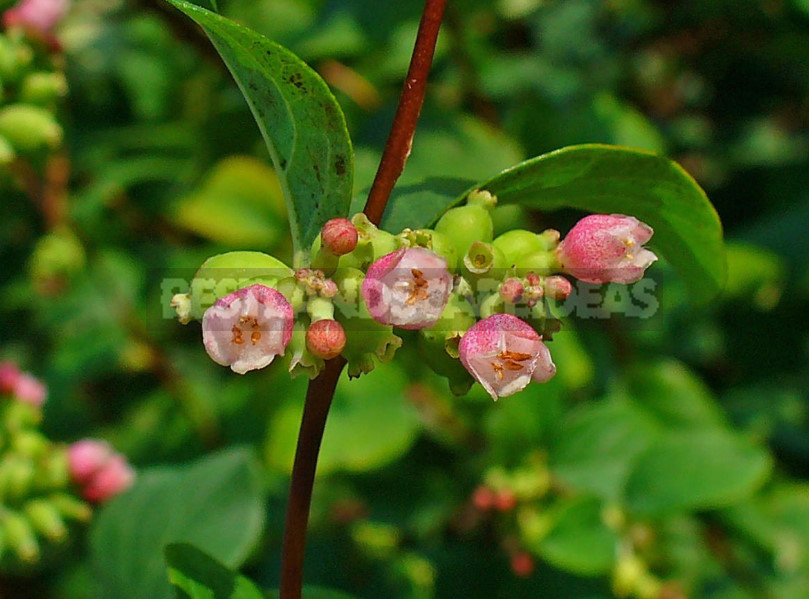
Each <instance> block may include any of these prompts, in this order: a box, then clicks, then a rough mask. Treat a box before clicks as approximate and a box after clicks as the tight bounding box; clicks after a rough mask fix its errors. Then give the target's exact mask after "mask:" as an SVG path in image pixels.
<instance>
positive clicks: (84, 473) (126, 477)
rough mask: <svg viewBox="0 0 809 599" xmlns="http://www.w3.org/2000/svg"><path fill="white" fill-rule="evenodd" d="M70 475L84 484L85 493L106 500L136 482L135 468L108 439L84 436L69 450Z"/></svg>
mask: <svg viewBox="0 0 809 599" xmlns="http://www.w3.org/2000/svg"><path fill="white" fill-rule="evenodd" d="M67 460H68V469H69V471H70V478H71V479H72V480H73V482H75V483H76V484H78V485H80V486H81V487H82V496H83V497H84V498H85V499H86V500H88V501H92V502H93V503H102V502H104V501H107V500H108V499H111V498H112V497H114V496H115V495H118V494H119V493H121V492H122V491H125V490H126V489H128V488H129V487H131V486H132V483H133V482H134V481H135V471H134V470H133V469H132V467H131V466H130V465H129V464H128V463H127V461H126V458H125V457H124V456H122V455H121V454H119V453H115V452H114V451H113V450H112V448H111V447H110V446H109V444H108V443H106V442H105V441H100V440H97V439H83V440H81V441H77V442H76V443H73V444H72V445H71V446H70V447H69V448H68V450H67Z"/></svg>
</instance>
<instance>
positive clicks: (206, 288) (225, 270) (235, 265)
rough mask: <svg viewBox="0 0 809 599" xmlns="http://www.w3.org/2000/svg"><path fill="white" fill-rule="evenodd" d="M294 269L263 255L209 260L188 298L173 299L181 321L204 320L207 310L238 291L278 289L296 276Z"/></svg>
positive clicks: (235, 254)
mask: <svg viewBox="0 0 809 599" xmlns="http://www.w3.org/2000/svg"><path fill="white" fill-rule="evenodd" d="M292 274H293V272H292V269H291V268H289V267H288V266H287V265H286V264H284V263H283V262H281V261H280V260H278V259H277V258H274V257H273V256H270V255H269V254H263V253H261V252H247V251H240V252H227V253H225V254H218V255H216V256H212V257H210V258H208V259H207V260H206V261H205V262H204V263H203V264H202V266H200V268H199V270H198V271H197V274H196V275H194V279H193V280H192V281H191V289H190V291H189V293H188V298H187V299H186V298H178V297H177V296H175V297H174V298H172V304H173V305H174V307H175V308H177V314H178V316H179V317H180V321H181V322H182V321H183V320H185V321H186V322H187V321H188V319H191V318H193V319H201V318H202V315H203V314H204V313H205V310H207V309H208V308H210V307H211V306H212V305H213V304H214V303H215V302H216V300H218V299H220V298H222V297H224V296H226V295H228V294H230V293H233V292H234V291H236V290H238V289H242V288H244V287H249V286H250V285H253V284H257V283H259V284H262V285H266V286H267V287H272V288H275V287H276V285H277V284H278V282H279V281H280V280H281V279H285V278H287V277H290V276H292Z"/></svg>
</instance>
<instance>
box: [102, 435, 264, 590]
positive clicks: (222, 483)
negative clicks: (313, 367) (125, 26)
mask: <svg viewBox="0 0 809 599" xmlns="http://www.w3.org/2000/svg"><path fill="white" fill-rule="evenodd" d="M264 502H265V491H264V488H263V484H262V481H261V478H260V471H259V469H258V465H257V463H256V461H255V459H254V458H253V456H252V453H251V452H249V451H247V450H245V449H232V450H229V451H226V452H220V453H217V454H213V455H211V456H208V457H205V458H203V459H201V460H198V461H197V462H194V463H193V464H190V465H186V466H176V467H171V468H153V469H149V470H145V471H143V472H140V473H139V475H138V479H137V482H136V484H135V486H134V487H133V488H132V489H131V490H130V491H129V492H127V493H125V494H124V495H121V496H120V497H118V498H116V499H115V500H114V501H113V502H111V503H110V504H109V505H108V506H107V507H105V508H104V510H103V511H101V513H100V515H99V516H98V518H97V519H96V521H95V523H94V526H93V529H92V531H91V533H90V545H91V553H92V555H91V560H92V563H93V566H94V568H95V570H96V579H97V581H98V585H99V589H100V597H101V598H102V599H165V598H168V597H170V596H171V589H170V587H169V583H168V581H167V579H166V575H165V564H164V563H163V557H162V554H163V548H164V547H165V546H166V545H167V544H169V543H177V542H187V543H193V544H194V545H196V546H198V547H200V548H201V549H203V550H204V551H206V552H207V553H210V554H211V555H212V556H213V557H215V558H216V559H218V560H220V561H222V562H223V563H225V564H226V565H228V566H231V567H235V566H238V565H239V564H241V563H242V561H243V560H244V559H245V558H246V557H247V555H248V554H249V553H250V551H251V550H252V548H253V547H254V545H255V543H256V541H257V540H258V538H259V536H260V535H261V532H262V529H263V525H264Z"/></svg>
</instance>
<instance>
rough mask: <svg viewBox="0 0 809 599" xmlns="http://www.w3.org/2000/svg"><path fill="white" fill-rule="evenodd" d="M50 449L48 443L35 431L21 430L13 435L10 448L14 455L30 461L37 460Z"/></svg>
mask: <svg viewBox="0 0 809 599" xmlns="http://www.w3.org/2000/svg"><path fill="white" fill-rule="evenodd" d="M49 447H50V443H49V441H48V440H47V439H46V438H45V437H43V436H42V434H40V433H39V431H37V430H23V431H20V432H18V433H17V434H16V435H14V437H13V439H12V442H11V448H12V451H13V452H14V453H16V454H17V455H19V456H23V457H26V458H30V459H39V458H40V457H42V456H43V455H45V452H47V450H48V448H49Z"/></svg>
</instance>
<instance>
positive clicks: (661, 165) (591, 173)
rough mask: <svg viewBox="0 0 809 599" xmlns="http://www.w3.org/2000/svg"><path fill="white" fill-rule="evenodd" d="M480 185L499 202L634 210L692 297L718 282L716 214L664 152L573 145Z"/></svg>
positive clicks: (702, 297) (713, 290) (721, 269)
mask: <svg viewBox="0 0 809 599" xmlns="http://www.w3.org/2000/svg"><path fill="white" fill-rule="evenodd" d="M478 188H479V189H485V190H488V191H490V192H492V193H493V194H495V195H496V196H497V198H498V201H499V202H500V203H504V204H508V203H519V204H521V205H523V206H527V207H530V208H536V209H539V210H554V209H557V208H565V207H569V208H579V209H581V210H588V211H590V212H600V213H621V214H628V215H631V216H635V217H637V218H639V219H640V220H642V221H644V222H646V223H648V224H649V225H651V226H652V228H654V230H655V235H654V237H653V238H652V242H651V243H650V245H651V246H652V247H653V248H654V249H655V250H657V251H659V252H660V254H661V255H662V256H664V257H665V258H666V260H668V261H669V262H670V263H671V265H672V266H674V267H675V268H676V269H677V270H678V271H679V273H680V274H681V275H682V277H683V278H684V279H685V281H686V283H687V284H688V287H689V289H690V290H691V292H692V294H693V295H694V297H695V299H697V301H707V300H709V299H711V298H712V297H714V296H715V295H716V294H717V293H718V292H719V291H720V290H721V289H722V285H723V284H724V280H725V276H726V274H725V271H726V262H725V252H724V244H723V240H722V225H721V223H720V222H719V216H718V215H717V214H716V211H715V210H714V208H713V206H712V205H711V203H710V202H709V201H708V198H707V197H706V196H705V192H703V191H702V189H701V188H700V187H699V185H698V184H697V183H696V182H695V181H694V179H692V178H691V176H690V175H689V174H688V173H686V172H685V170H683V169H682V168H681V167H680V166H679V165H678V164H677V163H675V162H672V161H671V160H669V159H668V158H665V157H663V156H658V155H656V154H652V153H649V152H645V151H641V150H632V149H628V148H621V147H616V146H605V145H598V144H587V145H581V146H571V147H569V148H563V149H561V150H557V151H555V152H550V153H548V154H544V155H542V156H539V157H537V158H533V159H531V160H528V161H526V162H523V163H520V164H518V165H516V166H514V167H513V168H510V169H508V170H505V171H503V172H502V173H500V174H499V175H497V176H496V177H494V178H492V179H489V180H488V181H485V182H483V183H481V184H480V185H478ZM460 199H461V198H458V200H459V201H460Z"/></svg>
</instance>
